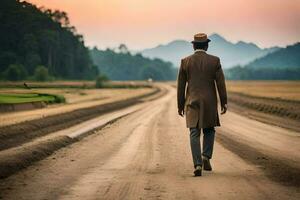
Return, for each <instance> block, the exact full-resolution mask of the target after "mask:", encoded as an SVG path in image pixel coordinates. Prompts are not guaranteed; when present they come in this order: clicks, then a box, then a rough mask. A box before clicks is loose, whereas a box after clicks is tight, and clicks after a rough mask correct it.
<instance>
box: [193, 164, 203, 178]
mask: <svg viewBox="0 0 300 200" xmlns="http://www.w3.org/2000/svg"><path fill="white" fill-rule="evenodd" d="M194 174H195V176H202V167H201V166H200V165H198V166H196V169H195V171H194Z"/></svg>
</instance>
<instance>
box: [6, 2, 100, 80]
mask: <svg viewBox="0 0 300 200" xmlns="http://www.w3.org/2000/svg"><path fill="white" fill-rule="evenodd" d="M0 30H1V31H0V79H6V80H22V79H28V78H29V79H30V78H36V79H45V78H49V77H55V78H57V79H78V80H79V79H94V78H95V77H96V76H97V75H98V73H99V72H98V68H97V66H95V65H93V62H92V60H91V57H90V55H89V50H88V48H87V47H86V46H85V44H84V40H83V36H82V35H80V34H78V33H77V31H76V29H75V27H74V26H71V24H70V21H69V18H68V15H67V13H65V12H63V11H59V10H54V11H53V10H50V9H46V8H38V7H36V6H35V5H33V4H31V3H28V2H26V1H20V0H1V5H0ZM48 76H49V77H48Z"/></svg>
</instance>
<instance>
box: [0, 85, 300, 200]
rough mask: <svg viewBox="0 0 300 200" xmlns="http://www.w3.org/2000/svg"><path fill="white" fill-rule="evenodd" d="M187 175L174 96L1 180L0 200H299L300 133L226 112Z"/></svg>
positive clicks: (187, 161)
mask: <svg viewBox="0 0 300 200" xmlns="http://www.w3.org/2000/svg"><path fill="white" fill-rule="evenodd" d="M221 120H222V122H223V123H222V124H223V126H222V127H221V128H218V129H217V136H216V137H217V142H216V144H215V151H214V159H213V161H212V164H213V167H214V170H213V172H204V174H203V176H202V177H193V165H192V159H191V154H190V147H189V137H188V130H187V129H186V128H185V121H184V119H182V118H180V117H178V115H177V109H176V91H175V89H174V88H172V87H169V92H168V93H167V94H166V95H165V96H163V97H161V98H160V99H157V100H154V101H153V103H151V104H145V107H144V108H143V109H141V110H139V111H137V112H134V113H132V114H130V115H128V116H126V117H124V118H122V119H120V120H118V121H117V122H115V123H113V124H111V125H109V126H107V127H106V128H104V129H102V130H100V131H98V132H97V133H95V134H93V135H91V136H88V137H86V138H85V139H83V140H82V141H80V142H78V143H74V144H72V145H71V146H69V147H67V148H64V149H61V150H59V151H57V152H56V153H55V154H54V155H52V156H50V157H49V158H47V159H45V160H43V161H40V162H38V163H36V164H34V165H33V166H31V167H29V168H27V169H25V170H23V171H20V172H19V173H17V174H15V175H13V176H10V177H9V178H7V179H4V180H1V183H0V191H1V194H0V196H1V197H2V199H86V200H88V199H272V200H275V199H300V181H299V177H300V175H299V171H300V135H299V133H297V132H293V131H290V130H285V129H282V128H279V127H275V126H271V125H267V124H263V123H261V122H257V121H254V120H251V119H248V118H246V117H244V116H240V115H238V114H235V113H231V112H229V113H228V114H227V115H225V116H222V117H221Z"/></svg>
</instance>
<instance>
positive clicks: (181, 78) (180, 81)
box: [177, 60, 187, 110]
mask: <svg viewBox="0 0 300 200" xmlns="http://www.w3.org/2000/svg"><path fill="white" fill-rule="evenodd" d="M186 81H187V76H186V71H185V70H184V61H183V60H181V65H180V68H179V72H178V77H177V105H178V109H179V110H184V104H185V86H186Z"/></svg>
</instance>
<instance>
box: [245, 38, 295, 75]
mask: <svg viewBox="0 0 300 200" xmlns="http://www.w3.org/2000/svg"><path fill="white" fill-rule="evenodd" d="M245 67H247V68H252V69H260V68H267V69H268V68H270V69H286V68H289V69H296V68H300V43H296V44H294V45H291V46H287V47H286V48H283V49H280V50H278V51H276V52H273V53H270V54H268V55H266V56H264V57H262V58H258V59H256V60H254V61H253V62H251V63H249V64H248V65H246V66H245Z"/></svg>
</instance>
